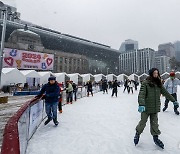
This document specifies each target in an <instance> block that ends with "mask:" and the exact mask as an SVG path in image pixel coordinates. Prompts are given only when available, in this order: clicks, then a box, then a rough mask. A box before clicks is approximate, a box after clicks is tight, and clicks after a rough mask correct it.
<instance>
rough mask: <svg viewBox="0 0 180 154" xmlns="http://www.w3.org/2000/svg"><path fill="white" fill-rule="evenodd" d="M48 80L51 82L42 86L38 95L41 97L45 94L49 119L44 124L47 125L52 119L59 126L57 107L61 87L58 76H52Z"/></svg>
mask: <svg viewBox="0 0 180 154" xmlns="http://www.w3.org/2000/svg"><path fill="white" fill-rule="evenodd" d="M48 81H49V82H48V83H47V84H45V85H44V86H43V87H42V89H41V91H40V93H39V94H38V95H37V96H36V97H37V98H40V97H42V96H43V94H45V96H44V97H45V109H46V114H47V117H48V119H47V120H46V121H45V123H44V124H45V125H47V124H48V123H49V122H50V121H51V120H53V122H54V124H55V125H56V126H57V125H58V124H59V122H58V121H57V107H58V101H59V97H60V89H59V85H58V83H57V81H56V77H54V76H51V77H49V79H48Z"/></svg>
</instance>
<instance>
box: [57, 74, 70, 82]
mask: <svg viewBox="0 0 180 154" xmlns="http://www.w3.org/2000/svg"><path fill="white" fill-rule="evenodd" d="M54 75H55V76H56V80H57V82H59V83H62V82H64V83H65V82H66V81H68V80H70V77H69V76H68V75H67V74H66V73H65V72H63V73H54Z"/></svg>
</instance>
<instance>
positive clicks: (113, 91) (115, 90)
mask: <svg viewBox="0 0 180 154" xmlns="http://www.w3.org/2000/svg"><path fill="white" fill-rule="evenodd" d="M114 94H116V97H117V89H113V90H112V97H113V96H114Z"/></svg>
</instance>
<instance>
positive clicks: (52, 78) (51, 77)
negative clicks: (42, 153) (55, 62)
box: [48, 76, 56, 81]
mask: <svg viewBox="0 0 180 154" xmlns="http://www.w3.org/2000/svg"><path fill="white" fill-rule="evenodd" d="M50 80H56V77H55V76H50V77H49V78H48V81H50Z"/></svg>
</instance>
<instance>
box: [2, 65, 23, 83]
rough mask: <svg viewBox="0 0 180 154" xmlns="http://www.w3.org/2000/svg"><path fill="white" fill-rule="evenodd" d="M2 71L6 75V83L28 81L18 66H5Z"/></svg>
mask: <svg viewBox="0 0 180 154" xmlns="http://www.w3.org/2000/svg"><path fill="white" fill-rule="evenodd" d="M2 73H4V75H5V81H3V83H4V84H5V85H10V84H18V83H22V84H24V83H26V77H25V76H24V75H23V74H22V73H21V72H20V71H19V70H18V69H17V68H3V69H2ZM3 80H4V79H3Z"/></svg>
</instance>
